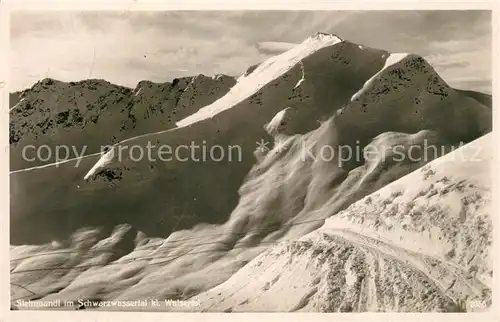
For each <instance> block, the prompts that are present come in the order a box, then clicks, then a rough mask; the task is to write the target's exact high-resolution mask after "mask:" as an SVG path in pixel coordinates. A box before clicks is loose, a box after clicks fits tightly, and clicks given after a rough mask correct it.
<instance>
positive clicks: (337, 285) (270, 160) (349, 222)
mask: <svg viewBox="0 0 500 322" xmlns="http://www.w3.org/2000/svg"><path fill="white" fill-rule="evenodd" d="M388 57H390V54H389V53H387V52H385V51H382V50H376V49H372V48H367V47H363V48H359V47H358V45H356V44H352V43H348V42H345V41H341V40H339V38H338V37H336V36H333V35H322V34H318V35H316V36H314V37H312V38H310V39H308V40H306V41H305V42H304V43H303V44H302V45H299V46H297V47H294V48H293V49H291V50H290V51H289V52H287V53H285V54H283V55H280V56H277V57H276V58H274V59H271V60H269V61H266V62H263V63H262V64H260V65H259V66H256V67H254V68H252V70H251V71H248V72H247V73H245V74H244V75H243V76H242V77H240V79H238V81H237V83H236V85H234V86H233V87H232V88H231V90H230V91H229V92H228V93H227V94H226V95H225V96H223V97H222V98H220V99H219V100H217V101H215V102H214V103H213V104H211V105H207V106H206V107H203V108H201V109H200V110H199V111H198V112H195V113H194V114H192V115H191V116H188V117H187V118H184V119H182V120H181V121H180V122H178V123H177V125H178V127H177V128H175V129H172V130H170V131H167V132H165V131H163V132H161V133H160V132H158V133H150V134H147V135H146V136H147V137H144V136H141V137H137V138H134V139H131V141H133V143H137V144H145V142H146V141H148V140H153V141H154V142H160V143H161V142H168V143H170V144H173V143H172V142H174V143H177V144H179V142H180V143H181V144H185V140H190V139H192V138H193V137H194V138H198V137H202V138H206V137H207V136H214V137H215V136H218V137H222V138H223V139H224V140H228V142H229V143H241V144H249V145H250V146H251V147H252V149H251V153H252V156H253V158H252V159H251V161H248V160H250V159H249V158H246V159H245V160H244V161H245V162H247V163H245V162H243V163H242V164H236V165H235V164H229V163H228V164H222V165H221V164H217V163H213V164H210V163H207V164H202V165H200V164H194V163H193V164H188V163H162V162H157V163H153V162H146V161H144V162H139V163H133V162H131V161H130V160H127V159H125V160H119V161H117V160H116V159H114V152H112V151H109V152H108V153H107V154H106V155H104V156H103V157H102V158H101V160H98V159H97V158H87V159H85V160H84V161H83V162H82V165H81V166H80V167H79V168H76V167H74V165H73V164H72V162H67V163H65V164H63V165H61V167H60V168H57V169H56V168H55V167H46V168H41V169H35V170H33V171H22V170H20V171H16V173H14V174H11V195H12V196H14V197H11V198H13V200H14V201H17V202H12V204H13V205H14V206H13V208H11V209H12V210H11V212H13V213H14V215H12V214H11V218H12V220H11V230H13V231H17V232H19V234H18V235H16V236H14V238H15V240H16V242H17V244H16V245H15V246H14V245H12V246H11V296H12V298H11V300H12V305H13V306H15V305H16V300H18V299H43V300H53V299H61V300H65V301H75V303H76V302H77V301H78V300H86V299H89V300H92V301H94V302H96V303H99V302H101V301H106V300H138V299H140V300H145V299H158V300H160V301H162V300H163V299H172V300H175V299H179V300H193V301H198V303H200V305H199V306H196V307H182V308H176V307H172V306H160V307H153V306H148V307H145V308H140V307H128V308H127V307H103V308H98V307H97V308H95V309H104V310H112V309H117V310H126V309H130V310H134V311H136V310H141V309H143V310H183V311H185V310H188V311H189V310H195V311H226V312H229V311H321V312H336V311H413V312H426V311H464V310H467V311H470V310H473V309H474V308H477V306H474V307H471V305H470V303H471V301H480V302H477V303H484V304H485V306H488V305H489V304H490V303H491V299H490V297H491V287H492V286H491V278H492V264H491V261H492V260H491V242H492V233H491V230H492V224H491V218H490V217H489V216H490V215H491V211H492V210H491V198H492V197H491V182H490V180H489V162H490V160H491V147H492V142H491V135H490V134H488V133H489V132H490V131H491V108H490V107H488V106H486V105H485V104H483V103H482V102H479V101H477V100H476V99H474V98H471V97H469V96H466V95H465V94H464V93H459V92H457V91H455V90H454V89H452V88H450V87H449V86H448V85H447V84H446V83H445V82H444V81H443V80H442V79H440V78H439V76H438V75H437V74H436V73H435V72H434V70H433V69H432V67H430V65H428V64H427V62H426V61H425V60H424V59H422V58H421V57H419V56H417V55H411V54H410V55H404V57H400V58H401V59H398V60H397V61H394V62H392V63H391V64H390V65H388V63H387V61H388ZM365 60H368V61H367V62H366V64H363V63H362V62H363V61H365ZM384 65H385V67H384ZM326 67H328V68H331V70H329V69H328V68H326ZM346 77H350V79H349V81H346ZM370 78H372V79H371V80H370V81H368V80H369V79H370ZM301 79H303V81H301V82H300V86H298V87H297V86H296V84H297V83H298V82H299V81H300V80H301ZM330 84H335V85H336V86H338V87H339V88H334V87H332V86H331V85H330ZM294 87H295V88H294ZM289 91H291V92H292V94H290V92H289ZM332 93H333V95H334V96H332ZM356 93H358V94H357V95H356V96H355V98H354V99H352V97H353V96H354V94H356ZM141 94H142V91H141ZM139 95H140V94H139ZM315 95H316V96H315ZM336 96H338V97H336ZM292 97H293V98H294V99H295V100H292V99H291V98H292ZM311 97H312V98H311ZM325 98H328V100H327V101H325ZM303 106H305V107H306V108H305V109H301V107H303ZM339 111H341V113H340V112H339ZM325 116H328V117H325ZM211 122H213V123H211ZM212 124H215V125H212ZM304 124H306V125H304ZM311 124H312V125H311ZM298 125H300V126H298ZM313 125H314V126H313ZM207 133H208V134H207ZM263 134H265V135H266V136H267V138H269V139H270V140H271V141H272V142H271V143H272V144H271V145H270V146H269V150H259V149H257V150H256V149H255V141H256V140H258V139H260V138H262V135H263ZM479 137H481V138H479ZM478 138H479V139H478ZM473 140H475V141H473ZM463 141H466V142H470V141H473V142H472V143H469V144H468V145H466V146H462V145H461V144H460V143H461V142H463ZM186 142H187V141H186ZM215 142H218V141H215ZM118 145H119V144H117V147H118ZM345 146H347V147H349V148H350V151H355V150H356V148H358V149H360V150H361V153H360V155H361V158H360V159H357V160H356V158H347V159H346V158H345V155H344V153H345V151H344V152H340V153H336V152H338V151H339V150H334V151H335V152H334V154H333V155H330V154H328V153H329V152H330V150H329V149H324V147H330V148H335V149H337V148H339V147H345ZM396 147H397V151H398V154H396V153H395V151H396V149H395V148H396ZM415 147H417V149H414V148H415ZM432 147H439V148H440V150H439V151H437V152H436V151H434V150H432ZM369 148H370V149H369ZM373 149H375V150H376V151H378V154H377V155H378V157H375V158H373V157H370V158H369V157H368V155H369V154H370V150H372V152H373ZM325 152H326V154H325ZM475 152H478V153H475ZM443 155H444V156H443ZM461 155H465V157H460V156H461ZM400 156H403V158H400V159H397V157H400ZM409 156H411V158H410V157H409ZM429 162H430V163H429ZM114 169H120V171H121V170H122V169H124V170H123V171H122V172H120V176H122V177H123V178H122V177H120V178H119V179H116V181H113V184H110V183H109V182H107V181H104V180H103V179H99V178H98V175H99V173H101V172H102V171H103V170H104V171H109V172H110V173H112V171H113V170H114ZM179 169H180V170H179ZM242 169H243V170H242ZM247 169H248V170H247ZM59 173H64V174H65V175H66V176H67V177H62V180H57V181H54V178H55V177H57V176H58V174H59ZM188 174H189V175H191V174H194V175H193V176H189V177H188ZM408 174H409V175H408ZM243 175H244V176H243ZM183 176H184V177H183ZM238 176H241V178H242V179H241V181H240V179H239V177H238ZM75 177H77V178H79V179H78V180H75V179H73V178H75ZM84 177H85V179H87V180H83V179H84ZM96 177H97V179H96ZM178 177H180V179H178ZM200 178H201V179H200ZM99 180H101V181H99ZM176 180H177V181H176ZM188 180H190V181H188ZM196 180H202V183H204V185H198V183H199V182H200V181H196ZM165 182H167V183H165ZM186 182H187V183H186ZM227 182H229V183H227ZM49 183H50V184H53V186H49ZM168 183H172V185H167V184H168ZM191 183H196V185H194V184H193V185H189V186H188V187H184V186H185V185H188V184H191ZM76 184H78V185H81V188H79V189H75V188H74V187H73V186H74V185H76ZM162 184H163V185H162ZM236 184H237V187H239V189H237V199H236V203H235V206H234V207H233V208H231V210H230V211H229V213H226V214H225V216H226V217H224V220H223V221H219V222H217V221H210V220H208V219H205V220H199V221H194V223H193V224H192V225H191V226H187V227H184V228H179V227H178V226H177V224H171V225H170V223H171V222H173V221H171V222H168V220H171V218H174V217H175V218H177V217H176V216H179V217H180V219H183V216H184V215H186V213H187V212H186V211H183V210H184V209H179V207H180V206H184V205H183V204H182V203H181V201H183V200H184V199H182V198H186V199H185V200H187V201H188V202H189V204H188V206H189V205H191V204H194V205H195V206H193V207H194V208H192V209H194V210H199V209H200V208H196V207H198V204H197V203H198V202H199V203H200V204H201V206H200V207H201V209H207V208H208V207H212V206H213V207H214V208H210V209H214V212H216V210H220V209H226V208H224V207H227V206H226V205H224V204H223V202H224V201H226V200H231V199H230V198H229V197H227V199H224V198H225V197H226V196H224V195H223V194H224V192H227V191H229V190H230V188H232V187H233V186H236ZM41 187H43V188H41ZM48 187H50V189H49V188H48ZM44 188H46V189H44ZM160 188H162V189H160ZM183 189H184V190H183ZM179 191H180V192H179ZM185 191H188V192H189V193H191V195H188V196H187V197H185ZM25 194H32V196H30V200H31V207H34V206H33V205H37V204H46V207H47V208H46V209H41V208H37V207H35V208H36V209H31V208H29V207H28V206H27V205H25V204H23V203H22V202H20V200H23V199H22V198H23V196H24V195H25ZM61 196H63V197H64V198H65V199H63V201H60V199H61ZM47 199H48V200H52V202H49V203H48V204H47ZM108 199H109V200H108ZM180 199H182V200H180ZM199 199H202V201H199ZM138 200H141V201H142V202H143V204H141V205H139V206H140V207H141V208H137V207H139V206H138V205H137V202H138ZM179 200H180V201H179ZM176 202H178V204H175V203H176ZM201 202H205V203H201ZM169 203H174V204H175V207H174V206H171V205H170V204H169ZM178 205H179V206H178ZM132 207H134V209H133V210H134V211H135V210H136V209H140V210H141V212H140V213H137V214H135V213H133V214H132V215H134V216H128V217H126V218H127V220H128V221H125V219H124V218H125V215H126V214H127V212H129V211H130V209H129V208H132ZM217 207H219V208H217ZM108 209H112V210H116V209H117V210H119V213H118V214H117V215H115V214H114V213H111V212H110V213H108V212H106V210H108ZM66 210H67V211H68V212H69V213H65V211H66ZM150 210H154V211H156V212H158V213H156V212H155V213H151V212H149V211H150ZM40 211H45V212H47V214H45V217H44V218H45V219H47V218H49V216H53V218H52V217H50V218H51V220H52V219H53V220H57V224H56V225H57V227H55V228H54V227H51V226H50V225H48V224H47V223H44V222H42V221H41V220H39V219H36V218H38V217H35V215H36V216H38V215H39V212H40ZM176 211H177V212H176ZM205 212H207V210H205ZM77 215H78V216H77ZM209 215H212V214H211V213H210V214H209ZM16 216H17V217H16ZM156 216H158V217H156ZM81 218H83V219H85V220H88V221H90V219H89V218H92V223H94V222H97V223H101V224H104V223H106V224H107V225H109V223H113V224H114V223H115V222H116V221H117V220H123V224H120V225H116V226H112V227H114V228H113V229H112V230H110V231H107V230H102V229H101V228H100V227H99V225H95V226H92V225H90V224H89V227H81V228H80V229H78V230H77V231H71V232H72V234H71V236H70V237H69V238H66V239H54V240H53V241H52V242H50V240H49V242H47V241H46V240H47V236H56V233H59V232H60V231H64V229H68V228H67V227H73V226H75V227H77V225H79V224H80V222H79V220H81ZM101 218H104V219H102V220H101ZM110 218H111V219H113V220H111V219H110ZM156 218H160V219H156ZM205 218H209V216H207V217H205ZM83 219H82V220H83ZM37 220H39V221H37ZM99 220H101V221H99ZM106 220H107V221H106ZM150 220H151V221H152V220H157V221H156V222H152V223H151V224H150V222H149V221H150ZM160 220H161V221H160ZM31 221H35V222H39V223H40V225H41V227H31V226H29V227H28V225H33V223H31ZM130 222H133V223H134V224H135V225H143V227H145V229H150V231H156V232H158V231H161V230H160V229H158V230H154V229H155V228H156V227H155V226H159V227H160V228H162V229H167V228H168V229H169V231H171V233H170V232H167V234H166V235H167V237H166V238H163V237H157V236H155V234H152V235H148V234H146V233H144V232H143V231H141V230H140V229H139V228H137V227H135V226H134V224H131V223H130ZM165 222H167V223H168V224H169V225H170V226H169V225H167V224H165V225H164V226H160V225H163V224H164V223H165ZM86 223H87V221H86ZM12 227H14V228H12ZM165 227H166V228H165ZM108 228H109V227H108ZM40 231H41V233H38V232H40ZM33 235H36V236H33ZM25 240H36V241H38V240H43V241H44V242H38V243H36V242H33V243H25V244H20V243H21V242H23V241H25ZM481 301H482V302H481ZM86 308H87V309H91V307H86ZM61 309H68V307H65V308H61Z"/></svg>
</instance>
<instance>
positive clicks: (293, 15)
mask: <svg viewBox="0 0 500 322" xmlns="http://www.w3.org/2000/svg"><path fill="white" fill-rule="evenodd" d="M11 24H12V25H11V39H12V41H11V48H12V56H11V57H12V70H11V72H12V77H11V79H12V82H13V84H12V87H11V89H12V90H20V89H24V88H27V87H31V86H32V85H33V84H34V83H35V82H37V81H38V80H40V79H42V78H45V77H52V78H55V79H59V80H63V81H78V80H81V79H86V78H103V79H105V80H107V81H110V82H112V83H115V84H120V85H125V86H128V87H135V86H136V84H137V83H138V82H139V81H140V80H144V79H147V80H151V81H156V82H164V81H171V80H172V79H173V78H175V77H181V76H190V75H196V74H200V73H203V74H205V75H214V74H218V73H223V74H229V75H235V76H236V75H239V74H241V73H242V72H244V71H245V70H246V69H247V68H248V67H249V66H250V65H253V64H256V63H258V62H260V61H262V60H263V59H265V58H267V57H269V56H271V55H275V54H277V53H280V52H282V51H283V50H286V49H288V48H289V47H290V43H298V42H302V41H303V40H304V39H305V38H307V37H309V36H310V35H312V34H314V33H316V32H317V31H322V32H331V33H335V34H337V35H338V36H340V37H341V38H343V39H346V40H349V41H352V42H355V43H359V44H364V45H367V46H372V47H377V48H382V49H386V50H389V51H392V52H412V53H417V54H420V55H422V56H424V57H425V58H426V59H427V60H428V61H429V62H430V63H431V64H433V66H434V67H435V68H436V70H437V71H438V73H439V74H440V75H441V76H442V77H443V78H444V79H445V80H446V81H447V82H448V83H449V84H450V85H451V86H455V87H458V88H462V89H471V90H479V91H483V92H488V93H491V73H492V72H491V68H492V65H491V14H490V13H489V12H484V11H371V12H368V11H365V12H356V11H344V12H334V11H322V12H321V11H320V12H317V11H307V12H300V11H288V12H285V11H281V12H280V11H273V12H271V11H254V12H248V11H247V12H241V11H220V12H206V11H205V12H202V11H190V12H172V11H170V12H110V11H107V12H104V11H102V12H89V11H85V12H77V11H67V12H64V11H62V12H55V11H52V12H49V11H47V12H16V13H13V15H12V17H11Z"/></svg>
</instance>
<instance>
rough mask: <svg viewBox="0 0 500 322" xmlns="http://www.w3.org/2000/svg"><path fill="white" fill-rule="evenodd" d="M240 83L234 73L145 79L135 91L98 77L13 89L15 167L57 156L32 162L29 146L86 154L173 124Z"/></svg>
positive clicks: (10, 129) (30, 165)
mask: <svg viewBox="0 0 500 322" xmlns="http://www.w3.org/2000/svg"><path fill="white" fill-rule="evenodd" d="M235 82H236V81H235V80H234V79H233V78H231V77H229V76H221V77H219V78H218V79H212V78H209V77H206V76H203V75H199V76H196V77H186V78H181V79H178V80H176V81H175V82H173V83H162V84H157V83H153V82H149V81H141V82H139V84H138V85H137V87H136V88H135V89H134V90H131V89H129V88H125V87H122V86H117V85H113V84H111V83H109V82H106V81H103V80H96V79H92V80H85V81H80V82H71V83H64V82H60V81H57V80H53V79H44V80H42V81H40V82H38V83H36V84H35V85H34V86H33V87H32V88H31V89H28V90H25V91H23V92H16V93H13V94H11V103H10V105H11V108H12V107H14V106H15V105H16V104H18V105H17V106H16V107H15V108H13V110H12V111H11V113H10V123H9V132H10V133H9V141H10V144H11V169H12V170H17V169H22V168H27V167H33V166H38V165H41V164H47V163H53V162H55V161H56V160H55V159H54V158H53V157H52V158H49V159H48V160H47V161H41V160H37V161H29V162H27V161H26V160H24V159H23V157H22V149H23V147H25V146H27V145H34V146H42V145H48V146H50V147H52V148H54V147H55V146H56V145H67V146H70V147H75V149H76V150H77V151H81V150H82V148H83V146H85V147H86V150H85V154H92V153H97V152H100V150H101V146H106V145H109V144H114V143H117V142H119V141H122V140H124V139H126V138H130V137H134V136H138V135H142V134H146V133H150V132H158V131H162V130H167V129H170V128H173V127H175V122H176V121H178V120H180V119H182V118H183V117H185V116H187V115H189V114H191V113H193V112H195V111H196V110H197V109H199V108H200V107H202V106H205V105H207V104H210V103H212V102H213V101H215V100H217V99H218V98H220V97H222V96H223V95H225V94H226V93H227V92H228V91H229V89H230V88H231V87H232V86H233V85H234V84H235ZM73 154H74V153H73ZM72 156H73V157H75V156H76V155H72Z"/></svg>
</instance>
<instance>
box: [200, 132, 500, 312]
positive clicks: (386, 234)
mask: <svg viewBox="0 0 500 322" xmlns="http://www.w3.org/2000/svg"><path fill="white" fill-rule="evenodd" d="M491 140H492V137H491V135H487V136H485V137H482V138H480V139H478V140H476V141H474V142H472V143H470V144H468V145H466V146H464V147H461V148H459V149H457V150H455V151H454V152H452V153H450V154H448V155H446V156H443V157H441V158H439V159H437V160H435V161H433V162H431V163H429V164H427V165H426V166H425V167H423V168H421V169H419V170H417V171H414V172H412V173H411V174H409V175H407V176H405V177H403V178H401V179H399V180H397V181H395V182H393V183H391V184H389V185H387V186H385V187H384V188H382V189H380V190H379V191H377V192H376V193H373V194H371V195H369V196H367V197H365V198H363V199H361V200H360V201H358V202H356V203H354V204H352V205H351V206H350V207H348V208H347V209H346V210H344V211H341V212H339V213H337V214H335V213H336V209H331V208H330V206H329V205H325V206H324V207H322V208H321V209H319V210H318V212H320V213H321V214H322V215H323V216H325V217H328V216H332V215H333V216H332V217H331V218H329V219H327V220H326V222H325V224H324V225H323V226H322V227H320V228H319V229H317V230H315V231H313V232H312V233H310V234H308V235H306V236H304V237H302V238H300V239H298V240H290V241H286V242H282V243H280V244H279V245H278V246H275V247H273V248H271V249H270V250H268V251H266V252H264V253H263V254H261V255H260V256H258V257H256V258H255V259H254V260H252V261H251V262H250V263H249V264H247V265H246V266H245V267H244V268H242V269H241V270H240V271H238V272H237V273H236V274H235V275H234V276H233V277H231V278H230V279H229V280H228V281H226V282H225V283H223V284H221V285H219V286H217V287H215V288H213V289H211V290H210V291H208V292H205V293H202V294H200V295H199V296H196V297H195V298H194V299H195V300H197V301H198V302H199V303H201V307H197V308H195V310H200V309H201V310H208V311H280V312H281V311H321V312H339V311H340V312H350V311H356V312H359V311H409V312H412V311H413V312H415V311H418V312H422V311H445V312H446V311H454V312H457V311H463V310H467V311H477V310H484V309H485V308H487V307H489V306H490V305H491V295H492V293H491V292H492V286H493V285H492V277H493V257H492V256H493V254H492V242H493V234H492V229H493V226H492V218H491V216H492V215H493V212H492V211H493V209H492V195H491V186H492V182H491V181H492V180H491V171H490V165H491V162H492V160H493V159H492V149H491V147H492V146H493V145H492V142H491Z"/></svg>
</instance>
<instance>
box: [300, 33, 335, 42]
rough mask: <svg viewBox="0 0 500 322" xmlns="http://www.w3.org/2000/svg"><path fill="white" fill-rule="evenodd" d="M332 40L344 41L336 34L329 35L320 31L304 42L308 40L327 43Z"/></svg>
mask: <svg viewBox="0 0 500 322" xmlns="http://www.w3.org/2000/svg"><path fill="white" fill-rule="evenodd" d="M332 39H336V40H338V41H344V39H342V38H340V37H339V36H337V35H336V34H331V33H327V32H321V31H318V32H317V33H315V34H314V35H312V36H311V37H309V38H307V39H306V40H305V41H306V42H307V41H308V40H309V41H310V40H325V41H328V40H332Z"/></svg>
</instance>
